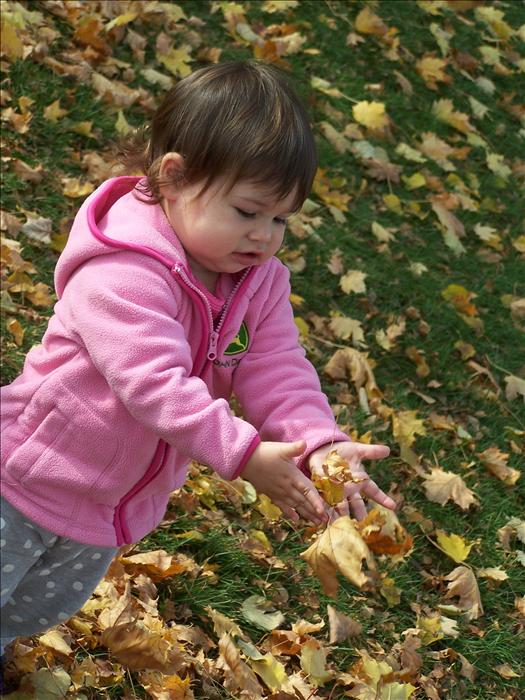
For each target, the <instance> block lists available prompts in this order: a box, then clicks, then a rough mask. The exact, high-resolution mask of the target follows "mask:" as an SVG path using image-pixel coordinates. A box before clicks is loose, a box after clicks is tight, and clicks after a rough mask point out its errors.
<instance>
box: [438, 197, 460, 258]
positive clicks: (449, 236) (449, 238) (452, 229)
mask: <svg viewBox="0 0 525 700" xmlns="http://www.w3.org/2000/svg"><path fill="white" fill-rule="evenodd" d="M431 206H432V210H433V211H434V213H435V214H436V216H437V217H438V219H439V222H440V224H441V226H442V227H443V229H442V231H443V237H444V240H445V243H446V245H447V246H448V247H449V248H450V249H451V250H452V251H453V252H454V253H455V254H456V255H461V254H462V253H464V252H465V247H464V246H463V244H462V243H461V241H460V240H459V239H460V238H461V237H462V236H464V235H465V227H464V226H463V224H462V223H461V221H460V220H459V219H458V217H457V216H454V214H453V213H452V212H451V211H449V210H448V209H447V208H446V207H445V206H444V205H443V204H441V202H439V201H437V200H436V199H432V201H431Z"/></svg>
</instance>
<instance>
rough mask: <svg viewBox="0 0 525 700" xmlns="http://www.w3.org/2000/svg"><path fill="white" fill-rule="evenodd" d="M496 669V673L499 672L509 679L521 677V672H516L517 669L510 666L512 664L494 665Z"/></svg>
mask: <svg viewBox="0 0 525 700" xmlns="http://www.w3.org/2000/svg"><path fill="white" fill-rule="evenodd" d="M494 670H495V671H496V673H499V675H500V676H501V677H502V678H506V679H507V680H510V679H511V678H521V674H520V673H516V671H514V670H513V669H512V668H511V667H510V664H498V665H497V666H494Z"/></svg>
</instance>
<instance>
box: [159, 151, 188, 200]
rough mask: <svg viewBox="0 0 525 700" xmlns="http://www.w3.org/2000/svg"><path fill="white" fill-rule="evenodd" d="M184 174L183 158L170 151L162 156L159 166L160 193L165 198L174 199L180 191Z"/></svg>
mask: <svg viewBox="0 0 525 700" xmlns="http://www.w3.org/2000/svg"><path fill="white" fill-rule="evenodd" d="M183 176H184V158H183V157H182V156H181V154H180V153H175V152H173V151H170V152H169V153H165V154H164V155H163V156H162V160H161V163H160V168H159V180H160V182H161V185H160V193H161V195H162V197H164V198H165V199H174V198H175V197H176V196H177V195H178V194H179V191H180V185H181V181H182V178H183Z"/></svg>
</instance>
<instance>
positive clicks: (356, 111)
mask: <svg viewBox="0 0 525 700" xmlns="http://www.w3.org/2000/svg"><path fill="white" fill-rule="evenodd" d="M352 115H353V117H354V119H355V120H356V122H357V123H358V124H362V125H363V126H366V127H367V128H368V129H371V130H373V131H376V130H382V129H385V128H386V127H387V126H388V125H389V123H390V119H389V118H388V115H387V113H386V109H385V105H384V104H383V102H367V101H366V100H362V101H361V102H358V103H357V104H355V105H354V106H353V107H352Z"/></svg>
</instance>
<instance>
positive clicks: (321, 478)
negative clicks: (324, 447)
mask: <svg viewBox="0 0 525 700" xmlns="http://www.w3.org/2000/svg"><path fill="white" fill-rule="evenodd" d="M365 480H366V479H362V478H356V477H354V475H353V474H352V470H351V469H350V465H349V464H348V462H347V461H346V459H343V457H341V455H340V454H339V453H338V452H337V450H332V451H331V452H329V453H328V457H327V458H326V459H325V461H324V463H323V464H322V466H321V471H320V472H319V471H317V472H315V473H314V474H312V482H313V484H314V486H315V487H316V489H317V490H318V491H320V492H321V494H322V495H323V498H324V500H325V501H326V502H327V503H328V505H331V506H336V505H337V504H338V503H341V501H343V500H344V497H345V489H344V486H345V484H346V483H347V482H352V483H355V484H357V483H360V482H361V481H365Z"/></svg>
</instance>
